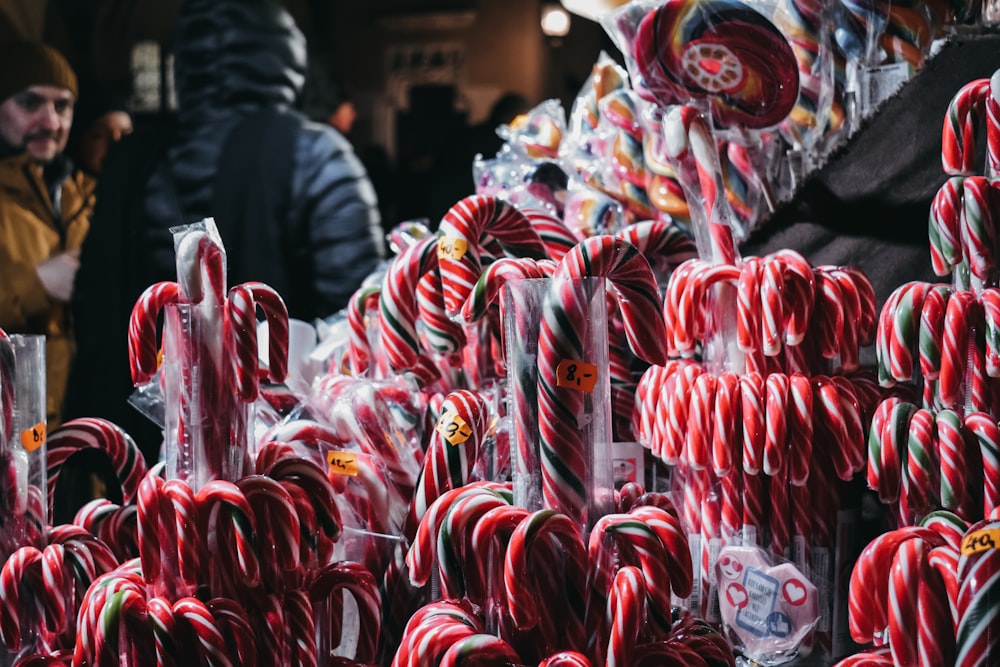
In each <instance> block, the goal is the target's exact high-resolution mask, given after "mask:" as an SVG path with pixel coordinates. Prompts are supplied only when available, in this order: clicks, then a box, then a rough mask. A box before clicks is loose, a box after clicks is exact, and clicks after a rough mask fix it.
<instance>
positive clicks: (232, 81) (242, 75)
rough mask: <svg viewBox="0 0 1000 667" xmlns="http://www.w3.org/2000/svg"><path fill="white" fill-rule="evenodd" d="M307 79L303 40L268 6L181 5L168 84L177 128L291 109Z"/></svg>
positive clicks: (262, 1)
mask: <svg viewBox="0 0 1000 667" xmlns="http://www.w3.org/2000/svg"><path fill="white" fill-rule="evenodd" d="M305 75H306V40H305V37H304V36H303V34H302V32H301V31H300V30H299V29H298V28H297V27H296V25H295V22H294V20H293V19H292V17H291V15H290V14H289V13H288V12H287V11H285V9H284V8H283V7H281V6H280V5H279V4H278V3H276V2H274V1H273V0H186V2H184V4H183V5H182V6H181V10H180V14H179V16H178V19H177V32H176V35H175V49H174V83H175V86H176V90H177V101H178V106H179V113H178V119H179V121H180V123H181V124H182V125H184V124H187V123H188V122H199V123H200V122H205V121H206V120H211V119H212V118H213V117H216V116H218V115H224V116H229V115H232V112H233V111H234V110H236V111H238V112H239V111H242V112H246V111H249V110H252V109H255V108H259V107H263V106H274V105H278V106H293V105H294V104H295V102H296V100H297V99H298V98H299V96H300V94H301V93H302V88H303V85H304V83H305ZM219 112H222V113H221V114H220V113H219Z"/></svg>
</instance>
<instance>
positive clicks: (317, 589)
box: [308, 561, 382, 664]
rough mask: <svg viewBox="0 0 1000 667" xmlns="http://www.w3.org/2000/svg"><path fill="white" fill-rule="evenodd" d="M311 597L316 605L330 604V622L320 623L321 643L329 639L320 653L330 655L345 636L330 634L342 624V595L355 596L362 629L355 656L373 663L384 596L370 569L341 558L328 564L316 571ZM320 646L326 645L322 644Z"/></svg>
mask: <svg viewBox="0 0 1000 667" xmlns="http://www.w3.org/2000/svg"><path fill="white" fill-rule="evenodd" d="M308 589H309V599H310V600H311V601H312V603H313V605H316V606H318V605H319V604H320V603H324V602H325V603H327V604H329V605H330V607H331V609H330V616H329V617H328V618H327V621H328V622H329V625H326V624H325V623H323V622H318V623H317V630H318V631H319V636H320V639H321V642H326V641H328V642H329V644H328V645H327V646H326V647H325V648H326V649H327V650H324V651H322V652H321V653H320V655H328V654H329V649H334V648H336V647H337V646H339V645H340V644H341V643H342V641H343V638H342V637H339V636H333V637H331V636H330V633H331V631H333V630H334V629H339V628H342V627H343V614H344V610H343V597H342V596H343V594H344V593H347V594H348V595H350V596H351V597H352V598H354V601H355V603H356V604H357V609H358V625H359V626H360V628H361V631H360V634H359V636H358V642H357V646H356V648H355V650H354V655H353V658H354V660H355V661H357V662H359V663H361V664H369V663H374V662H375V661H376V660H377V657H378V646H379V635H380V632H381V622H382V599H381V596H380V594H379V589H378V583H377V582H376V581H375V577H374V576H373V575H372V573H371V572H369V571H368V570H366V569H365V568H364V567H363V566H361V565H360V564H358V563H352V562H349V561H340V562H335V563H330V564H329V565H326V566H325V567H323V568H322V569H320V570H319V571H317V572H316V573H315V574H314V578H313V579H312V582H311V583H310V584H309V586H308ZM321 648H323V647H322V646H321Z"/></svg>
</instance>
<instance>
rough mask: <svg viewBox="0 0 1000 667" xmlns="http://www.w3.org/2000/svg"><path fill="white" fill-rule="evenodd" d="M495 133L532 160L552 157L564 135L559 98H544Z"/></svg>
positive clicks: (564, 118)
mask: <svg viewBox="0 0 1000 667" xmlns="http://www.w3.org/2000/svg"><path fill="white" fill-rule="evenodd" d="M497 134H498V135H499V136H500V138H501V139H503V140H504V141H505V142H506V143H507V145H508V146H510V148H511V149H512V150H514V151H515V152H517V153H519V154H521V155H524V156H525V157H527V158H529V159H532V160H552V159H555V158H556V157H558V156H559V145H560V143H562V140H563V137H564V136H565V135H566V111H565V110H564V109H563V107H562V103H561V102H559V100H546V101H544V102H542V103H541V104H539V105H538V106H536V107H535V108H534V109H532V110H530V111H528V112H527V113H525V114H521V115H520V116H518V117H516V118H515V119H514V120H512V121H511V122H510V123H509V124H506V125H501V126H500V127H498V128H497Z"/></svg>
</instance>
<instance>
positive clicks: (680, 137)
mask: <svg viewBox="0 0 1000 667" xmlns="http://www.w3.org/2000/svg"><path fill="white" fill-rule="evenodd" d="M663 135H664V139H665V141H664V147H665V148H666V150H667V153H668V154H669V155H670V157H671V158H672V159H673V160H676V161H678V162H679V163H680V169H679V172H678V175H679V176H680V178H681V182H682V183H684V184H685V188H686V189H687V190H690V191H691V192H692V193H694V192H698V193H699V194H701V197H702V202H703V203H702V209H703V212H704V216H705V223H704V226H701V225H697V224H696V225H695V241H696V243H697V245H698V254H699V255H700V256H701V257H703V258H705V259H707V260H710V261H711V262H712V263H716V264H736V260H737V252H736V245H735V243H734V241H733V234H732V229H731V227H730V225H731V223H730V213H729V208H728V203H727V202H726V200H725V189H724V187H722V184H721V180H722V168H721V166H720V163H719V153H718V148H717V146H716V143H715V140H714V139H713V137H712V133H711V130H709V128H708V124H707V123H706V121H705V119H704V118H703V117H702V115H701V113H700V112H699V111H698V110H697V109H695V108H693V107H687V106H678V107H673V108H671V110H670V111H669V112H668V113H667V115H666V117H665V118H664V122H663ZM695 184H697V189H696V187H695Z"/></svg>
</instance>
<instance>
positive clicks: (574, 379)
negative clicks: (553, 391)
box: [556, 359, 597, 394]
mask: <svg viewBox="0 0 1000 667" xmlns="http://www.w3.org/2000/svg"><path fill="white" fill-rule="evenodd" d="M596 384H597V366H595V365H593V364H587V363H584V362H582V361H575V360H573V359H563V360H562V361H560V362H559V365H558V366H556V386H557V387H564V388H566V389H577V390H579V391H585V392H587V393H588V394H589V393H591V392H592V391H594V386H595V385H596Z"/></svg>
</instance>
